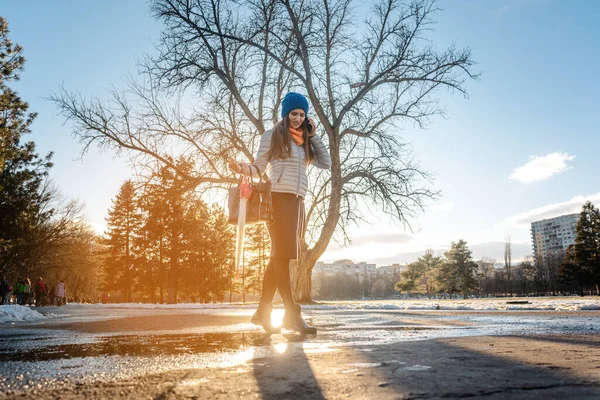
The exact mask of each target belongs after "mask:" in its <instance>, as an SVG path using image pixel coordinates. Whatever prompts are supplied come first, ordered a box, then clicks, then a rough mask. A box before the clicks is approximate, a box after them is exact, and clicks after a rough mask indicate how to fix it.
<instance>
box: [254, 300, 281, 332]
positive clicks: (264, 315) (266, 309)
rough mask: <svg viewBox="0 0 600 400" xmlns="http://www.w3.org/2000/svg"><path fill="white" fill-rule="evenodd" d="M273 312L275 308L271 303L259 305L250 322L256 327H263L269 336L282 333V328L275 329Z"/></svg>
mask: <svg viewBox="0 0 600 400" xmlns="http://www.w3.org/2000/svg"><path fill="white" fill-rule="evenodd" d="M271 311H273V306H272V305H271V304H270V303H262V302H261V303H259V304H258V308H257V309H256V312H255V313H254V315H253V316H252V319H251V320H250V322H252V323H253V324H254V325H259V326H262V328H263V329H264V330H265V332H267V333H268V334H273V333H279V332H281V328H275V327H274V326H273V325H272V324H271Z"/></svg>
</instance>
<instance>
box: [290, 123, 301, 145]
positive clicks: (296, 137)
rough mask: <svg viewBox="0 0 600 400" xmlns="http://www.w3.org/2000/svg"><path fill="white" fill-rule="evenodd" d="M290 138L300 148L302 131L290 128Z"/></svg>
mask: <svg viewBox="0 0 600 400" xmlns="http://www.w3.org/2000/svg"><path fill="white" fill-rule="evenodd" d="M290 136H291V137H292V140H293V141H294V142H296V144H297V145H298V146H302V145H303V144H304V130H303V129H302V128H300V129H294V128H292V127H291V126H290Z"/></svg>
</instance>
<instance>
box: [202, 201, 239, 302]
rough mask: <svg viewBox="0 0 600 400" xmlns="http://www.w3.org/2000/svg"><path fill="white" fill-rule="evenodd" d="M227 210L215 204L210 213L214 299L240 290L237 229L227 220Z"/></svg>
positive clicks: (212, 291)
mask: <svg viewBox="0 0 600 400" xmlns="http://www.w3.org/2000/svg"><path fill="white" fill-rule="evenodd" d="M227 219H228V218H227V214H226V213H225V210H224V209H223V208H221V207H219V206H218V205H216V204H214V205H213V206H212V208H211V213H210V236H209V238H210V240H209V246H210V270H211V271H212V275H211V281H212V282H211V283H212V285H211V289H210V293H209V295H210V298H211V299H212V301H217V300H221V301H222V300H223V298H224V297H225V293H227V292H229V300H230V301H231V296H232V295H233V293H236V292H237V290H238V284H237V283H236V282H235V280H234V278H235V270H234V268H235V230H234V228H233V226H231V225H229V224H228V222H227Z"/></svg>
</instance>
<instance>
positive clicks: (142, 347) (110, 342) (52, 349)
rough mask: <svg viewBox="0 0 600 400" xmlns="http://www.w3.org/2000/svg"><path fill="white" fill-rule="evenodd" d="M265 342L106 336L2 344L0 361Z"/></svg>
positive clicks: (247, 337) (207, 349) (231, 336)
mask: <svg viewBox="0 0 600 400" xmlns="http://www.w3.org/2000/svg"><path fill="white" fill-rule="evenodd" d="M292 340H293V339H292ZM264 341H265V335H264V333H262V332H243V333H211V334H198V335H155V336H145V335H128V336H105V337H100V338H98V340H97V341H96V342H93V343H84V344H65V345H56V346H48V347H41V348H37V349H35V350H33V351H25V352H23V351H20V352H16V351H14V350H12V351H7V350H6V349H2V348H1V347H0V362H4V361H49V360H58V359H70V358H75V357H98V356H112V355H120V356H141V357H143V356H160V355H186V354H198V353H216V352H225V351H231V350H238V349H243V348H246V347H250V346H253V345H255V344H257V343H264ZM242 354H243V353H242Z"/></svg>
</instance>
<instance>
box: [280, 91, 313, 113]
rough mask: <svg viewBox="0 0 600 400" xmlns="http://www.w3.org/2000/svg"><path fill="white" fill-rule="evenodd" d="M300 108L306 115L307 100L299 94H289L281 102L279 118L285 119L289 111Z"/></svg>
mask: <svg viewBox="0 0 600 400" xmlns="http://www.w3.org/2000/svg"><path fill="white" fill-rule="evenodd" d="M297 108H300V109H302V110H304V113H305V114H308V100H306V97H304V96H302V95H301V94H300V93H296V92H289V93H288V94H286V95H285V97H284V98H283V101H282V102H281V118H283V117H285V116H286V115H288V114H289V113H290V111H292V110H295V109H297Z"/></svg>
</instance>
